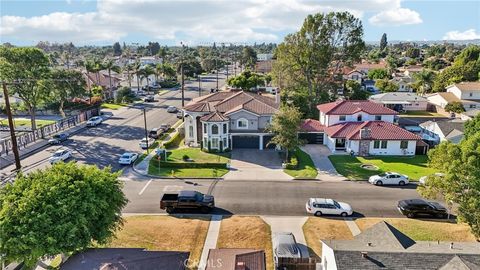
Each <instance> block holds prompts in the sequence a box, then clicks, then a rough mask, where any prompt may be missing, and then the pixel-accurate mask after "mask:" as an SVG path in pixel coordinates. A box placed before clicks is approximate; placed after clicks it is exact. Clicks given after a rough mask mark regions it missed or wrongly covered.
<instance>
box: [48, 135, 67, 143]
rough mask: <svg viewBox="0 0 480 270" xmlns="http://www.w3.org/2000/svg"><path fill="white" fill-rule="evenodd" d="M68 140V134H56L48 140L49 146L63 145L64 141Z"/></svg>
mask: <svg viewBox="0 0 480 270" xmlns="http://www.w3.org/2000/svg"><path fill="white" fill-rule="evenodd" d="M67 139H68V134H67V133H59V134H55V135H53V137H52V138H51V139H50V140H48V143H49V144H58V143H61V142H63V141H66V140H67Z"/></svg>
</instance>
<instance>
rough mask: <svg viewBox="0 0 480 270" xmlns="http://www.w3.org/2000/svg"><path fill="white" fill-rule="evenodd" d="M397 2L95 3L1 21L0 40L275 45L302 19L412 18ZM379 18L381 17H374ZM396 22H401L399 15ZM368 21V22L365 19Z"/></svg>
mask: <svg viewBox="0 0 480 270" xmlns="http://www.w3.org/2000/svg"><path fill="white" fill-rule="evenodd" d="M400 1H401V0H364V1H338V0H322V1H319V0H315V1H313V0H237V1H232V0H204V1H196V0H98V2H97V10H96V11H94V12H88V13H66V12H56V13H50V14H46V15H43V16H35V17H20V16H2V17H1V24H0V34H1V35H2V40H5V41H6V40H7V39H10V38H12V39H16V40H25V41H32V42H36V41H39V40H49V41H57V42H67V41H72V42H74V43H76V44H86V43H87V44H88V43H99V42H112V41H117V40H119V39H121V38H125V37H127V36H128V35H141V36H147V37H148V38H150V39H152V40H153V39H159V40H171V41H173V42H177V41H179V40H189V41H190V42H191V43H195V42H197V43H201V42H204V41H217V42H221V41H231V42H254V41H266V42H270V41H273V42H278V41H281V38H282V36H281V35H283V33H285V32H293V31H295V30H297V29H298V28H299V27H300V26H301V24H302V22H303V20H304V18H305V17H306V15H308V14H313V13H317V12H329V11H345V10H346V11H349V12H351V13H352V14H354V15H355V16H356V17H358V18H362V17H363V16H364V14H365V13H366V12H375V13H378V14H377V15H376V16H375V17H379V19H378V21H383V20H384V19H383V16H384V15H382V14H384V12H385V11H390V10H392V8H393V9H394V10H396V11H400V12H405V10H406V11H407V12H410V13H413V14H416V15H417V17H416V18H417V21H418V20H420V21H421V19H420V17H419V15H418V13H416V12H415V11H411V10H408V9H402V8H401V2H400ZM380 15H381V16H380ZM401 17H405V16H404V15H402V16H401ZM371 20H372V18H371Z"/></svg>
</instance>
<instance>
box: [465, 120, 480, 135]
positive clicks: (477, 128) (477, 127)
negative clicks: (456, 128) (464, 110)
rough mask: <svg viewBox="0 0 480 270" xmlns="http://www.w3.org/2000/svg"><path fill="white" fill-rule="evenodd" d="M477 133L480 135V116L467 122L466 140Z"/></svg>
mask: <svg viewBox="0 0 480 270" xmlns="http://www.w3.org/2000/svg"><path fill="white" fill-rule="evenodd" d="M476 133H480V114H477V116H475V117H474V118H472V119H470V120H468V121H467V122H465V132H464V135H465V138H469V137H471V136H473V135H475V134H476Z"/></svg>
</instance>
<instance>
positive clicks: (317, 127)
mask: <svg viewBox="0 0 480 270" xmlns="http://www.w3.org/2000/svg"><path fill="white" fill-rule="evenodd" d="M300 129H301V130H302V131H307V132H323V131H324V130H325V126H324V125H322V124H321V123H320V121H318V120H315V119H305V120H304V121H303V123H302V125H301V126H300Z"/></svg>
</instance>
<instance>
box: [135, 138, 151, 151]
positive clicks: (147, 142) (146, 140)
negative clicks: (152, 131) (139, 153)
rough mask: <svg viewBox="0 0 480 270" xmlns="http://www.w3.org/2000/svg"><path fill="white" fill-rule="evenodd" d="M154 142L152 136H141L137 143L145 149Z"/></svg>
mask: <svg viewBox="0 0 480 270" xmlns="http://www.w3.org/2000/svg"><path fill="white" fill-rule="evenodd" d="M154 142H155V140H154V139H152V138H143V139H142V140H141V141H140V142H139V143H138V144H139V145H140V148H142V149H147V148H148V147H150V146H151V145H152V144H153V143H154Z"/></svg>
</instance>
